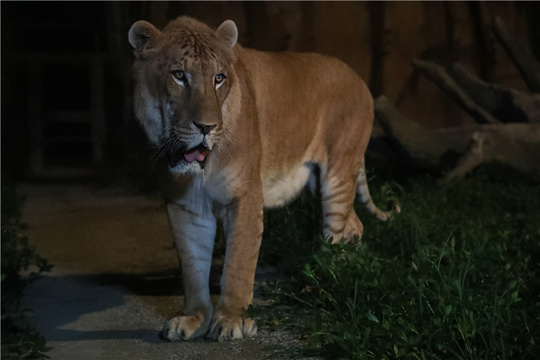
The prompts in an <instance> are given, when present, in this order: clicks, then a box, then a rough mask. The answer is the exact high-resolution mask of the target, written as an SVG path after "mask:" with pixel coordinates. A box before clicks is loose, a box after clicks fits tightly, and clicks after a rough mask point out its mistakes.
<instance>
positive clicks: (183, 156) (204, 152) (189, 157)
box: [169, 143, 210, 168]
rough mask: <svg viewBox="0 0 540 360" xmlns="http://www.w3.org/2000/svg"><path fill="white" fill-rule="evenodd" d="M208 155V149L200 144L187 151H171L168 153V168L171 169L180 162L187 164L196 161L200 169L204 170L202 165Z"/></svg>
mask: <svg viewBox="0 0 540 360" xmlns="http://www.w3.org/2000/svg"><path fill="white" fill-rule="evenodd" d="M209 153H210V149H208V148H207V147H206V146H204V145H203V144H202V143H201V144H199V145H197V146H196V147H194V148H191V149H189V150H185V151H184V150H177V151H171V152H170V153H169V167H171V168H173V167H175V166H176V165H178V163H179V162H181V161H185V162H187V163H192V162H194V161H197V162H198V163H199V164H200V165H201V168H204V163H205V160H206V157H207V156H208V154H209Z"/></svg>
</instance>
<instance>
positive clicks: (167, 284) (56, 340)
mask: <svg viewBox="0 0 540 360" xmlns="http://www.w3.org/2000/svg"><path fill="white" fill-rule="evenodd" d="M19 191H20V192H21V193H22V194H24V195H26V196H27V201H26V203H25V206H24V209H23V218H22V221H23V222H24V223H26V224H28V226H29V227H28V229H27V230H26V231H25V234H26V235H27V236H28V237H29V238H30V241H31V243H32V244H34V245H35V246H36V249H37V251H38V253H39V254H40V255H42V256H43V257H45V258H47V259H48V260H49V262H50V263H51V264H53V265H54V267H53V270H52V272H50V273H48V274H46V275H45V276H43V277H42V278H40V279H38V280H37V281H35V282H34V283H32V284H31V285H30V286H29V287H28V288H27V290H26V296H25V300H24V301H25V304H26V305H27V306H28V307H29V308H31V309H33V310H34V313H35V316H34V317H33V318H32V321H33V325H34V327H35V328H36V329H37V330H39V331H40V332H41V333H42V334H43V335H44V336H45V338H46V339H47V341H48V344H49V345H50V346H52V347H53V350H52V351H51V352H49V353H48V355H49V356H50V358H51V359H54V360H63V359H66V360H67V359H69V360H71V359H79V360H85V359H89V360H90V359H92V360H94V359H104V360H105V359H106V360H114V359H141V360H146V359H148V360H152V359H254V360H256V359H266V358H268V357H269V356H270V355H272V351H271V350H269V349H276V348H278V349H287V348H292V347H297V346H298V345H299V344H300V343H301V341H300V340H299V336H297V335H295V334H292V333H289V332H283V331H274V332H270V331H268V330H266V329H264V328H262V329H261V328H260V327H259V335H258V336H257V337H255V338H253V339H248V340H242V341H232V342H223V343H217V342H214V341H194V342H180V343H169V342H165V341H162V340H160V339H159V337H158V333H159V330H160V329H161V327H162V326H163V324H164V323H165V322H166V321H167V320H168V319H169V318H171V317H174V316H176V315H178V313H179V311H180V309H181V306H182V296H181V291H180V281H179V278H178V260H177V257H176V251H175V249H174V245H173V241H172V237H171V234H170V232H169V228H168V221H167V216H166V211H165V206H164V204H163V202H162V200H161V198H160V197H159V194H155V195H152V196H142V195H134V194H130V193H128V192H126V191H125V190H122V189H111V188H100V187H97V186H95V185H56V184H46V185H42V184H39V185H38V184H24V185H22V186H20V188H19ZM256 301H257V299H256ZM278 358H279V357H278Z"/></svg>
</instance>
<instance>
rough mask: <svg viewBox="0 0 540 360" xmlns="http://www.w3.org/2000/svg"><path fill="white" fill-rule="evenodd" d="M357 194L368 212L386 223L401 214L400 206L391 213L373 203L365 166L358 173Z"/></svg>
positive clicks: (395, 207) (396, 205)
mask: <svg viewBox="0 0 540 360" xmlns="http://www.w3.org/2000/svg"><path fill="white" fill-rule="evenodd" d="M356 194H357V195H358V196H360V201H362V204H364V206H365V207H366V209H367V211H368V212H369V213H370V214H372V215H375V217H377V219H379V220H382V221H386V220H388V219H390V218H391V217H392V216H393V215H395V214H399V213H400V212H401V208H400V207H399V205H398V204H395V205H394V209H393V210H390V211H382V210H381V209H379V208H378V207H377V205H375V203H374V202H373V199H372V198H371V195H370V194H369V188H368V183H367V177H366V169H365V167H364V166H362V168H361V169H360V172H359V173H358V185H357V188H356Z"/></svg>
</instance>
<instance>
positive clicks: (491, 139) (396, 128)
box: [375, 96, 540, 181]
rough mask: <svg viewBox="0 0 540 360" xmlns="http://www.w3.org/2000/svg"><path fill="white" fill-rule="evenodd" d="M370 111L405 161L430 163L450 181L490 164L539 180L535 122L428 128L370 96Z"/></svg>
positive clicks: (539, 150) (538, 134) (539, 141)
mask: <svg viewBox="0 0 540 360" xmlns="http://www.w3.org/2000/svg"><path fill="white" fill-rule="evenodd" d="M375 115H376V118H377V121H378V122H379V124H380V126H381V128H382V129H383V131H384V133H385V135H386V136H387V137H389V138H390V140H391V141H392V142H393V143H394V144H396V149H397V151H398V153H399V154H400V156H401V159H402V160H404V161H405V162H407V163H408V164H413V166H414V165H416V166H422V167H426V166H427V167H431V168H432V169H434V170H437V171H441V172H443V173H446V174H447V175H446V179H452V178H457V177H462V176H464V175H465V174H467V173H468V172H470V171H472V170H473V169H474V168H476V167H477V166H478V165H480V164H484V163H489V162H491V163H493V162H496V163H498V164H501V165H504V166H508V167H511V168H513V169H516V170H518V171H520V172H522V173H524V174H526V175H527V176H529V177H530V178H531V179H533V180H535V181H540V124H531V123H511V124H484V125H480V124H477V125H472V126H465V127H459V128H448V129H437V130H430V129H426V128H424V127H422V126H420V125H419V124H418V123H416V122H414V121H412V120H410V119H409V118H407V117H406V116H404V115H403V114H401V113H400V112H399V111H398V110H397V109H396V108H395V107H394V105H393V104H392V103H391V102H390V101H389V100H388V99H387V98H386V97H384V96H380V97H379V98H377V99H376V100H375Z"/></svg>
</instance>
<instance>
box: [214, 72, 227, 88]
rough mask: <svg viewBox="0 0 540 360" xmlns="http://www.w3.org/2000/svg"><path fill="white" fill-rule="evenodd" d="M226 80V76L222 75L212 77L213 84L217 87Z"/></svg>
mask: <svg viewBox="0 0 540 360" xmlns="http://www.w3.org/2000/svg"><path fill="white" fill-rule="evenodd" d="M225 79H226V76H225V75H223V74H217V75H216V76H214V83H215V84H216V85H219V84H221V83H222V82H223V81H225Z"/></svg>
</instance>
